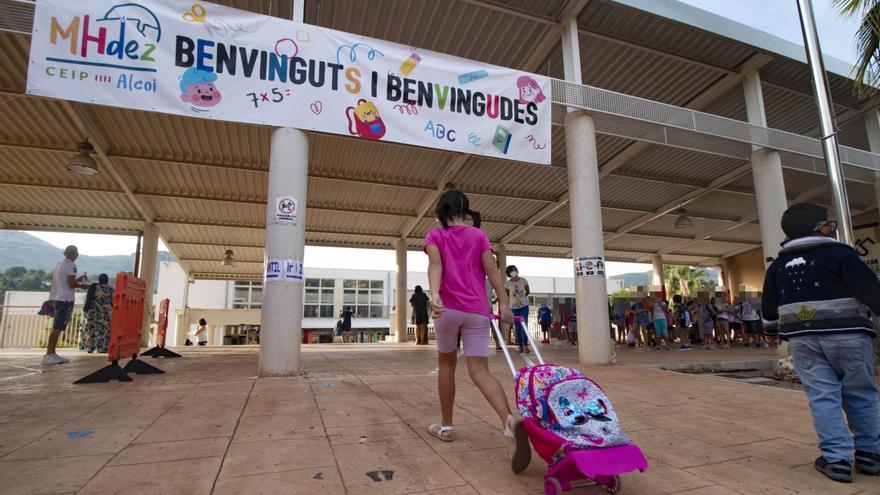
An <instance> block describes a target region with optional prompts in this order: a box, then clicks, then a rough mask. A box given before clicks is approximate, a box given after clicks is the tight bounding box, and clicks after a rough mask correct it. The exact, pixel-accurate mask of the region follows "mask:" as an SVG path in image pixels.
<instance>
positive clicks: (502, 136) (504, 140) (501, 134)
mask: <svg viewBox="0 0 880 495" xmlns="http://www.w3.org/2000/svg"><path fill="white" fill-rule="evenodd" d="M512 137H513V134H511V133H510V130H508V129H507V128H506V127H504V126H503V125H499V126H498V127H496V128H495V137H494V138H492V146H494V147H495V149H497V150H498V151H500V152H502V153H504V154H505V155H506V154H507V150H508V149H509V148H510V139H511V138H512Z"/></svg>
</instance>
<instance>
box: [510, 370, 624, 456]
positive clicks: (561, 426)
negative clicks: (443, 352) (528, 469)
mask: <svg viewBox="0 0 880 495" xmlns="http://www.w3.org/2000/svg"><path fill="white" fill-rule="evenodd" d="M516 405H517V408H518V409H519V411H520V414H522V416H523V418H534V419H536V420H537V421H538V422H539V424H540V426H541V429H543V430H544V431H546V432H548V433H551V434H552V435H551V436H550V437H553V436H555V441H550V442H549V445H548V447H550V446H551V445H552V447H551V448H552V449H553V450H555V451H556V452H555V454H554V455H553V457H554V458H556V457H559V458H561V457H562V456H563V455H564V454H565V453H566V452H569V451H571V450H583V449H591V448H601V447H613V446H615V445H625V444H628V443H630V441H629V438H628V437H627V436H626V434H625V433H624V432H623V429H622V428H621V427H620V422H619V421H618V419H617V413H615V412H614V407H613V406H612V405H611V401H610V400H609V399H608V396H606V395H605V392H604V391H603V390H602V388H601V387H600V386H599V385H598V384H596V382H594V381H593V380H590V379H589V378H587V377H586V376H585V375H584V374H583V373H581V372H580V371H579V370H576V369H574V368H568V367H565V366H558V365H554V364H545V365H539V366H534V367H530V368H524V369H522V370H521V371H520V373H519V375H518V376H517V380H516ZM550 437H548V439H549V438H550ZM534 440H535V439H534V438H533V443H535V442H534ZM539 443H540V442H539ZM536 448H538V445H536ZM539 450H543V449H539ZM557 460H558V459H557Z"/></svg>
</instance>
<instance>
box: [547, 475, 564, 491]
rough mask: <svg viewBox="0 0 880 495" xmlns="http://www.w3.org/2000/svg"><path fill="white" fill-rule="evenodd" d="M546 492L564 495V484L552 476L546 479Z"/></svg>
mask: <svg viewBox="0 0 880 495" xmlns="http://www.w3.org/2000/svg"><path fill="white" fill-rule="evenodd" d="M544 493H546V494H547V495H562V485H560V484H559V480H558V479H556V478H554V477H552V476H551V477H549V478H547V479H545V480H544Z"/></svg>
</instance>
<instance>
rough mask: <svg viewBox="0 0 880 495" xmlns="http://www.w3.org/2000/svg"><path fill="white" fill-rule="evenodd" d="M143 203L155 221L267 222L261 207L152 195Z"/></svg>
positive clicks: (253, 223)
mask: <svg viewBox="0 0 880 495" xmlns="http://www.w3.org/2000/svg"><path fill="white" fill-rule="evenodd" d="M142 200H143V201H144V202H145V203H147V204H149V205H150V207H151V208H152V209H153V211H155V212H156V217H157V218H158V219H160V220H161V221H166V222H167V221H183V222H204V223H213V222H219V223H229V224H233V225H264V224H265V221H266V207H265V206H263V205H252V204H243V203H230V202H222V201H206V200H197V199H184V198H161V197H155V196H149V197H145V198H143V199H142Z"/></svg>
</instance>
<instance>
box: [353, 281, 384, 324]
mask: <svg viewBox="0 0 880 495" xmlns="http://www.w3.org/2000/svg"><path fill="white" fill-rule="evenodd" d="M384 289H385V283H384V281H382V280H343V281H342V290H343V294H342V305H343V306H345V307H346V308H350V309H351V310H352V312H353V313H354V314H355V315H357V316H360V317H362V318H384V317H386V316H387V315H386V314H385V305H384V302H385V290H384Z"/></svg>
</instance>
